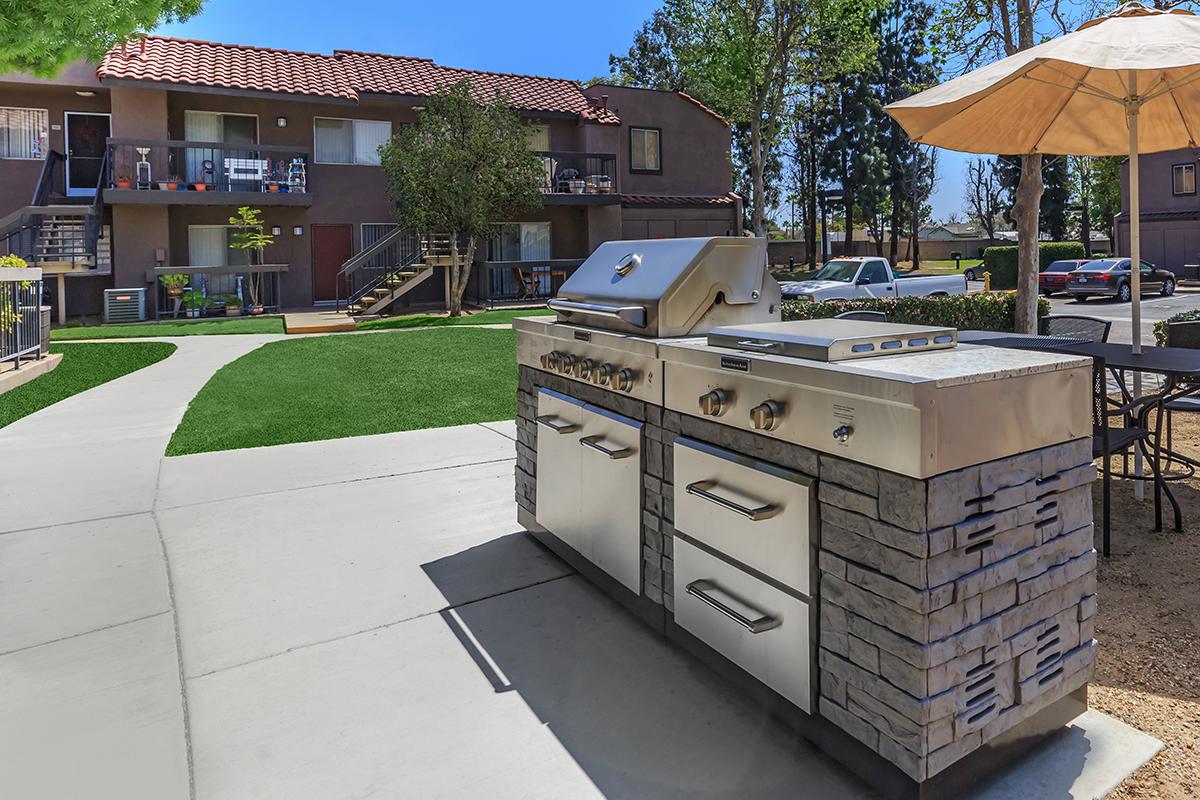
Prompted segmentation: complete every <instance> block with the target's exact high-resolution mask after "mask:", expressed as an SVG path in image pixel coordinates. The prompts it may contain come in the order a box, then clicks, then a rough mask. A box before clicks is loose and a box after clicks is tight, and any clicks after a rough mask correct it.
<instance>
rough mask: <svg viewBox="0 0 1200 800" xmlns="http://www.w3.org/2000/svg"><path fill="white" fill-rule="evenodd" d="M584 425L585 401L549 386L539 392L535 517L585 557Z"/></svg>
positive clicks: (544, 526)
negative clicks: (581, 441)
mask: <svg viewBox="0 0 1200 800" xmlns="http://www.w3.org/2000/svg"><path fill="white" fill-rule="evenodd" d="M582 425H583V402H582V401H580V400H576V399H575V398H573V397H568V396H566V395H563V394H559V393H558V392H552V391H550V390H549V389H541V390H539V391H538V415H537V515H536V519H537V521H538V524H539V525H541V526H542V527H543V528H545V529H546V530H548V531H550V532H551V533H553V534H554V535H555V536H557V537H558V538H559V539H562V540H563V541H564V542H566V543H567V544H569V545H570V546H571V547H573V548H575V549H576V550H578V551H579V552H580V553H581V554H582V555H585V556H586V555H588V554H587V552H586V551H585V550H584V549H583V548H584V546H585V545H586V535H585V529H584V526H583V525H582V515H581V509H580V487H581V483H580V480H581V479H580V474H579V470H580V466H581V464H582V455H583V454H582V453H581V452H580V450H582V448H581V447H580V446H579V437H580V435H581V434H580V430H581V427H582Z"/></svg>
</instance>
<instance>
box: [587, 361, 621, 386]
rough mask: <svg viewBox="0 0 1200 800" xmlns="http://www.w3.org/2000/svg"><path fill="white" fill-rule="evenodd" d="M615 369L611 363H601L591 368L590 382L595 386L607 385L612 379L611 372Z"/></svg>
mask: <svg viewBox="0 0 1200 800" xmlns="http://www.w3.org/2000/svg"><path fill="white" fill-rule="evenodd" d="M616 369H617V368H616V367H614V366H613V365H612V364H601V365H600V366H598V367H596V368H595V369H594V370H592V383H594V384H596V385H597V386H608V382H609V381H610V380H612V377H613V372H615V371H616Z"/></svg>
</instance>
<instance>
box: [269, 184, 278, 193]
mask: <svg viewBox="0 0 1200 800" xmlns="http://www.w3.org/2000/svg"><path fill="white" fill-rule="evenodd" d="M267 191H268V192H278V191H279V184H278V183H268V184H267Z"/></svg>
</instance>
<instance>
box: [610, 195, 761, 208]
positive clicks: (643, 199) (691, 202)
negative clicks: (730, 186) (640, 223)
mask: <svg viewBox="0 0 1200 800" xmlns="http://www.w3.org/2000/svg"><path fill="white" fill-rule="evenodd" d="M738 199H739V198H738V196H737V195H736V194H733V193H732V192H730V193H729V194H623V195H621V205H625V206H688V207H692V206H731V205H733V204H734V203H736V202H737V201H738Z"/></svg>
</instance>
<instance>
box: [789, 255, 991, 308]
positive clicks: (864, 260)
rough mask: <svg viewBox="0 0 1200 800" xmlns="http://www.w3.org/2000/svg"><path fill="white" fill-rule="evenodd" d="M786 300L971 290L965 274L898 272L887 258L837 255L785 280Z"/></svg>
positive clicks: (931, 294) (936, 294)
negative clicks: (806, 273)
mask: <svg viewBox="0 0 1200 800" xmlns="http://www.w3.org/2000/svg"><path fill="white" fill-rule="evenodd" d="M779 288H780V290H781V291H782V292H783V297H784V299H785V300H789V299H790V300H812V301H816V302H820V301H822V300H853V299H856V298H859V297H945V296H948V295H952V294H966V293H967V279H966V278H964V277H963V276H962V275H896V274H894V273H893V272H892V266H891V264H889V263H888V261H887V259H886V258H874V257H872V256H863V257H854V258H850V257H847V258H835V259H834V260H832V261H830V262H828V263H826V264H825V266H823V267H821V268H820V269H819V270H817V271H816V272H815V273H813V276H812V278H810V279H809V280H806V281H782V282H781V283H780V284H779Z"/></svg>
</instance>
